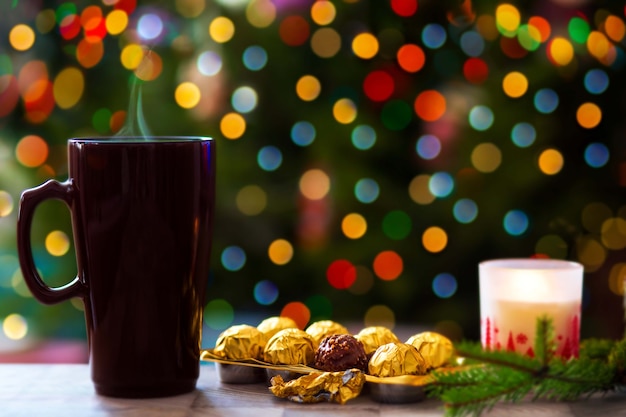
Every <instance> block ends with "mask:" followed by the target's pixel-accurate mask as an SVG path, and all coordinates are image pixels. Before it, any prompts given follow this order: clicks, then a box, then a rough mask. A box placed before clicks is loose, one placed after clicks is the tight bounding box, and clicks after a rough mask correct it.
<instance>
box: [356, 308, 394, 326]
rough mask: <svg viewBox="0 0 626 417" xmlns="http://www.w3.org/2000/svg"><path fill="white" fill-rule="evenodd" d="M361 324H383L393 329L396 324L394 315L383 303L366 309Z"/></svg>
mask: <svg viewBox="0 0 626 417" xmlns="http://www.w3.org/2000/svg"><path fill="white" fill-rule="evenodd" d="M363 326H364V327H372V326H383V327H386V328H388V329H393V328H394V327H395V326H396V315H395V314H394V312H393V310H392V309H390V308H389V307H387V306H385V305H380V304H379V305H374V306H371V307H370V308H368V309H367V311H366V312H365V316H364V317H363Z"/></svg>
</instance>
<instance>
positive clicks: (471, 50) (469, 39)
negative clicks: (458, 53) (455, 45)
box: [461, 30, 485, 57]
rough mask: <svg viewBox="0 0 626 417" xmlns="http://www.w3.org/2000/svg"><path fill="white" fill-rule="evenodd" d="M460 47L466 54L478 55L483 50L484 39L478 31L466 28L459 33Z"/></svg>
mask: <svg viewBox="0 0 626 417" xmlns="http://www.w3.org/2000/svg"><path fill="white" fill-rule="evenodd" d="M461 49H462V50H463V52H465V54H466V55H468V56H471V57H477V56H480V55H481V54H482V53H483V51H484V50H485V39H484V38H483V37H482V36H481V35H480V33H478V32H476V31H474V30H468V31H466V32H465V33H463V34H462V35H461Z"/></svg>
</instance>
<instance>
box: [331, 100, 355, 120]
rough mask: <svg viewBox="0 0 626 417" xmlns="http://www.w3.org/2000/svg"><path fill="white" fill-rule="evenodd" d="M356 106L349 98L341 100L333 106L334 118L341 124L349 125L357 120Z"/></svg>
mask: <svg viewBox="0 0 626 417" xmlns="http://www.w3.org/2000/svg"><path fill="white" fill-rule="evenodd" d="M356 114H357V110H356V105H355V104H354V101H352V100H350V99H349V98H341V99H339V100H337V101H336V102H335V105H334V106H333V116H334V117H335V120H337V121H338V122H339V123H341V124H349V123H352V122H353V121H354V119H356Z"/></svg>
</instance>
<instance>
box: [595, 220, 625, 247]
mask: <svg viewBox="0 0 626 417" xmlns="http://www.w3.org/2000/svg"><path fill="white" fill-rule="evenodd" d="M600 238H601V240H602V244H603V245H604V246H605V247H606V248H608V249H613V250H620V249H624V248H626V220H624V219H621V218H619V217H613V218H610V219H607V220H606V221H605V222H604V223H603V224H602V231H601V235H600Z"/></svg>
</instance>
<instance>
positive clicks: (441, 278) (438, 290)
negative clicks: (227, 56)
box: [432, 272, 458, 298]
mask: <svg viewBox="0 0 626 417" xmlns="http://www.w3.org/2000/svg"><path fill="white" fill-rule="evenodd" d="M432 288H433V292H434V293H435V295H436V296H437V297H439V298H450V297H452V296H453V295H454V293H456V290H457V288H458V283H457V281H456V278H455V277H454V275H452V274H448V273H447V272H442V273H440V274H437V276H436V277H435V278H434V279H433V284H432Z"/></svg>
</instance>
